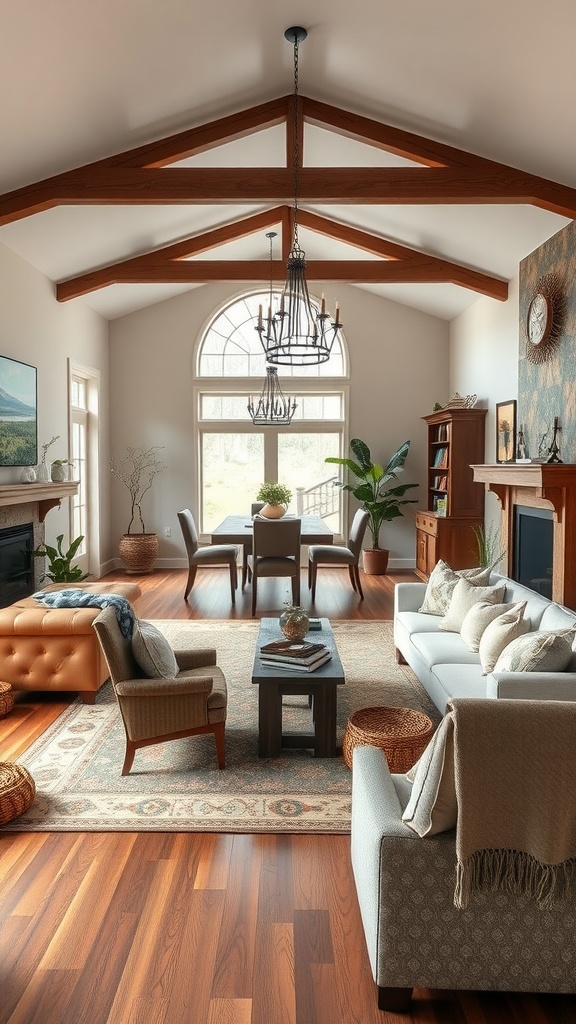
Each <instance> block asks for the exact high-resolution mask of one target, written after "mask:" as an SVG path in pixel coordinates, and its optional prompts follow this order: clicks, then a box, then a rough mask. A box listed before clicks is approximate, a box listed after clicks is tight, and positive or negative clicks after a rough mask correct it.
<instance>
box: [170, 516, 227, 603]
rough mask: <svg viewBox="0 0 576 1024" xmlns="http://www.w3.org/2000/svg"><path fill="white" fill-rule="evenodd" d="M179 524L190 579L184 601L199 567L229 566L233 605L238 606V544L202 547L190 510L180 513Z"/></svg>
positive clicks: (187, 582)
mask: <svg viewBox="0 0 576 1024" xmlns="http://www.w3.org/2000/svg"><path fill="white" fill-rule="evenodd" d="M178 522H179V523H180V528H181V530H182V536H183V537H184V543H185V545H186V554H187V555H188V579H187V581H186V589H185V590H184V600H185V601H187V600H188V594H189V593H190V591H191V590H192V587H193V586H194V580H195V578H196V570H197V568H198V566H199V565H228V566H229V567H230V592H231V594H232V604H236V587H237V586H238V570H237V567H236V565H237V561H238V547H237V545H236V544H207V545H205V546H204V547H200V545H199V543H198V530H197V529H196V523H195V521H194V516H193V515H192V513H191V511H190V509H189V508H184V509H182V511H181V512H178Z"/></svg>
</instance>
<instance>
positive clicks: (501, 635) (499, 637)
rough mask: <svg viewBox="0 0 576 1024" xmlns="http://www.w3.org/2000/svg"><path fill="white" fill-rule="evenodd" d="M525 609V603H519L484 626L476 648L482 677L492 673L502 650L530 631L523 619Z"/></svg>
mask: <svg viewBox="0 0 576 1024" xmlns="http://www.w3.org/2000/svg"><path fill="white" fill-rule="evenodd" d="M525 607H526V602H525V601H520V602H519V603H518V604H515V605H514V607H513V608H511V609H510V611H509V612H504V614H503V615H499V616H498V618H497V619H493V620H492V622H491V623H490V624H489V625H488V626H486V629H485V630H484V632H483V634H482V636H481V638H480V645H479V647H478V653H479V655H480V664H481V666H482V675H485V676H486V675H488V673H489V672H493V671H494V669H495V666H496V662H497V661H498V659H499V658H500V655H501V654H502V651H503V650H504V648H505V647H507V646H508V644H510V643H511V642H512V640H516V638H517V637H519V636H522V634H523V633H527V632H528V630H529V629H530V623H529V622H527V621H526V620H525V619H524V609H525Z"/></svg>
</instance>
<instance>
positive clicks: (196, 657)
mask: <svg viewBox="0 0 576 1024" xmlns="http://www.w3.org/2000/svg"><path fill="white" fill-rule="evenodd" d="M174 656H175V658H176V662H177V664H178V668H179V669H180V671H181V672H184V671H186V670H187V669H190V668H204V666H205V665H215V664H216V649H215V648H214V647H198V648H196V650H189V651H184V650H183V651H177V650H176V651H174Z"/></svg>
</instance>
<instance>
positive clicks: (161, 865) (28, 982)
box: [0, 569, 576, 1024]
mask: <svg viewBox="0 0 576 1024" xmlns="http://www.w3.org/2000/svg"><path fill="white" fill-rule="evenodd" d="M108 578H111V577H108ZM112 578H114V579H122V578H124V579H126V578H129V579H135V578H134V577H126V576H124V575H123V574H122V573H116V574H114V576H113V577H112ZM185 578H186V574H185V573H184V572H179V571H174V572H157V573H154V574H153V575H152V576H149V577H142V578H141V579H140V578H136V580H137V582H139V583H140V585H141V586H142V589H143V597H142V599H141V601H140V605H139V609H138V611H139V614H140V615H141V616H142V617H147V618H191V619H195V618H202V619H209V618H214V619H226V618H230V617H232V618H249V617H250V607H249V601H250V597H249V588H247V589H246V592H245V594H244V595H243V596H241V595H240V591H238V592H237V605H236V608H235V609H233V610H232V612H231V608H230V592H229V589H228V576H227V573H226V572H225V571H224V570H218V569H215V570H200V571H199V573H198V577H197V581H196V583H195V586H194V589H193V591H192V594H191V595H190V599H189V604H187V605H186V604H184V602H183V600H182V594H183V591H184V582H185ZM410 578H412V577H411V574H409V573H408V574H402V575H396V576H388V577H368V576H367V577H363V586H364V592H365V601H364V602H363V603H362V604H360V603H359V602H358V601H357V599H356V597H355V595H354V594H353V592H352V591H351V588H350V584H349V582H348V575H347V573H346V572H345V571H342V570H334V569H327V570H325V571H324V572H323V573H322V574H320V573H319V583H318V590H317V595H316V609H315V610H316V613H317V614H324V615H329V616H330V617H332V618H368V619H389V618H391V616H392V595H393V586H394V583H395V582H396V581H397V580H399V579H410ZM266 582H267V583H268V582H270V584H271V587H270V588H268V589H267V588H265V587H263V588H262V593H261V594H260V593H259V599H260V600H259V614H276V612H279V611H281V610H282V602H283V601H284V600H285V595H284V593H283V591H282V590H281V589H280V590H277V589H275V586H274V581H266ZM259 591H260V588H259ZM307 594H308V591H307V588H306V587H305V586H304V579H303V591H302V597H303V603H306V598H307ZM69 699H72V698H71V697H70V698H67V697H65V696H62V697H60V696H59V699H55V698H53V697H52V698H50V697H44V698H43V697H41V696H40V695H36V694H34V695H29V694H27V695H23V696H21V697H20V698H19V699H18V701H17V704H16V707H15V708H14V710H13V712H11V714H10V715H8V716H7V717H6V718H4V719H0V759H1V760H9V759H10V758H17V757H18V755H19V753H21V752H22V751H23V750H25V749H26V747H27V746H28V744H29V743H30V742H31V741H32V740H33V739H34V738H35V737H36V736H37V735H39V734H40V733H41V732H42V731H43V729H45V728H46V726H47V724H48V723H49V722H50V721H52V720H53V718H55V717H56V716H57V715H58V714H59V713H60V710H61V709H62V708H63V707H64V706H66V703H68V702H69ZM402 1021H413V1022H417V1024H435V1022H446V1024H505V1022H506V1024H520V1022H522V1024H576V1000H575V999H574V998H573V997H566V996H524V995H508V994H506V995H499V994H496V993H477V992H460V993H453V992H432V991H428V990H417V991H416V992H415V998H414V1000H413V1004H412V1008H411V1011H410V1014H409V1015H398V1014H392V1013H384V1012H380V1011H379V1010H378V1009H377V1006H376V993H375V986H374V983H373V980H372V976H371V973H370V967H369V964H368V958H367V954H366V949H365V944H364V935H363V932H362V924H361V921H360V915H359V911H358V907H357V903H356V895H355V891H354V884H353V880H352V874H351V869H350V860H349V837H348V836H290V835H276V836H275V835H265V836H262V835H221V834H219V835H212V834H199V835H194V834H190V833H186V834H178V833H110V834H100V833H79V834H78V833H56V834H44V833H36V834H33V833H24V834H21V835H19V834H17V833H3V834H2V832H1V831H0V1024H378V1022H380V1024H401V1022H402Z"/></svg>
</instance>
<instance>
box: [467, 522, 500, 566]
mask: <svg viewBox="0 0 576 1024" xmlns="http://www.w3.org/2000/svg"><path fill="white" fill-rule="evenodd" d="M472 532H473V534H474V536H475V538H476V545H477V548H478V565H481V566H483V567H484V568H486V569H495V568H496V566H497V565H498V564H499V562H501V561H502V559H503V558H504V555H505V554H506V550H505V549H504V548H503V547H502V544H501V541H500V531H499V530H497V529H496V527H495V526H485V525H484V523H481V524H480V525H479V526H473V527H472Z"/></svg>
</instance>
